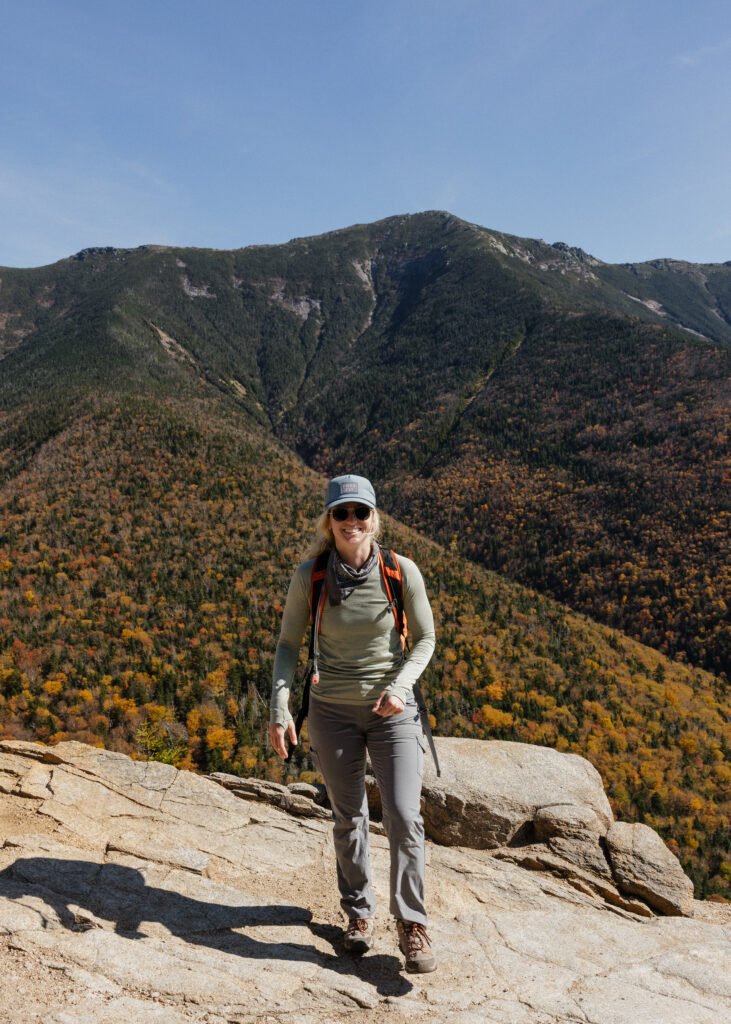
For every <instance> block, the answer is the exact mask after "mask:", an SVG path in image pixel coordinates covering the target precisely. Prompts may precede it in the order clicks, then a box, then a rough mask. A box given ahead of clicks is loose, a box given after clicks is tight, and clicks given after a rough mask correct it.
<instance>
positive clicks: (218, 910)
mask: <svg viewBox="0 0 731 1024" xmlns="http://www.w3.org/2000/svg"><path fill="white" fill-rule="evenodd" d="M198 881H200V882H201V883H203V880H198ZM203 884H205V883H203ZM0 896H4V897H6V898H8V899H14V900H18V899H22V898H23V897H24V896H33V897H36V898H37V899H40V900H42V901H43V902H44V903H45V904H46V905H47V906H48V907H50V908H51V909H52V910H53V911H54V912H55V914H56V916H57V917H58V920H59V921H60V923H61V925H62V926H63V927H64V928H67V929H69V930H72V931H86V930H88V929H90V928H105V927H107V925H108V924H112V925H113V926H114V931H115V932H117V933H118V934H119V935H121V936H123V937H124V938H126V939H130V940H134V939H143V938H146V937H147V935H146V933H145V932H144V931H141V930H140V928H141V926H142V925H143V923H148V924H149V923H152V922H156V923H158V924H160V925H162V926H163V927H164V928H165V929H167V931H168V932H170V933H171V934H172V935H176V936H178V937H179V938H181V939H183V940H184V941H185V942H188V943H191V944H193V945H199V946H206V947H208V948H209V949H215V950H218V951H219V952H222V953H225V954H228V955H230V956H241V957H248V958H251V959H259V960H288V961H311V962H313V963H316V964H317V965H318V966H320V967H323V968H327V969H328V970H331V971H335V972H337V973H338V974H343V975H354V976H355V977H358V978H360V979H361V980H362V981H364V982H366V983H367V984H371V985H373V986H374V987H375V988H376V990H377V991H378V993H379V994H380V995H403V994H405V993H406V992H408V991H410V990H411V988H412V986H411V984H410V983H409V982H408V981H406V979H405V978H403V976H401V974H400V969H401V962H400V960H399V959H398V958H397V957H395V956H387V955H378V954H376V955H373V956H368V957H364V958H362V959H356V958H354V957H348V956H342V955H340V950H342V942H341V939H340V936H341V934H342V933H341V932H340V930H339V929H337V928H334V927H332V926H329V925H323V924H317V923H315V922H313V921H312V913H311V912H310V911H309V910H307V909H306V908H305V907H297V906H290V905H286V904H285V905H281V904H280V905H276V904H271V905H266V904H265V905H261V906H257V905H252V904H250V903H244V902H242V903H241V904H239V905H236V904H233V903H226V904H221V903H212V902H209V901H206V900H200V899H195V898H194V897H191V896H185V895H183V894H181V893H179V892H177V891H176V890H175V889H172V888H171V889H165V888H162V887H156V886H151V885H148V884H147V882H146V880H145V877H144V875H143V874H142V872H141V871H139V870H137V869H136V868H131V867H127V866H125V865H122V864H99V863H98V862H96V861H84V860H63V859H58V858H55V857H25V858H22V857H21V858H19V859H18V860H16V861H15V863H13V864H11V865H10V867H8V868H6V869H5V870H4V871H1V872H0ZM245 898H246V897H245V895H244V894H241V899H242V901H243V900H245ZM272 926H281V927H297V926H300V927H305V928H308V929H309V930H310V932H311V933H312V934H313V935H315V936H317V937H319V938H321V939H324V940H325V941H326V942H328V943H329V944H330V945H331V946H332V947H333V950H334V951H333V952H332V953H328V952H323V951H321V950H319V949H317V948H316V947H315V946H314V945H308V944H304V943H301V942H297V941H294V940H293V939H290V938H289V937H287V938H286V939H284V940H283V941H281V942H276V941H275V942H265V941H262V940H261V939H257V938H255V937H254V936H253V935H251V934H247V931H248V929H253V928H256V927H272ZM241 929H244V930H245V931H244V932H242V931H241Z"/></svg>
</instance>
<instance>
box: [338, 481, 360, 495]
mask: <svg viewBox="0 0 731 1024" xmlns="http://www.w3.org/2000/svg"><path fill="white" fill-rule="evenodd" d="M340 493H341V494H357V493H358V485H357V484H354V483H345V484H341V485H340Z"/></svg>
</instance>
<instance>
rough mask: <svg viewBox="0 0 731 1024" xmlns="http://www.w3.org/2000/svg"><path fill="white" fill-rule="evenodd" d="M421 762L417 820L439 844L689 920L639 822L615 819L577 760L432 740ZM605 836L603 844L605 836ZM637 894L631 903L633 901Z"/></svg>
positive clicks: (617, 902)
mask: <svg viewBox="0 0 731 1024" xmlns="http://www.w3.org/2000/svg"><path fill="white" fill-rule="evenodd" d="M436 745H437V752H438V755H439V760H440V763H441V765H442V776H441V778H437V775H436V772H435V770H434V766H433V764H432V763H431V761H427V762H426V764H425V770H424V786H423V796H424V804H423V814H424V825H425V828H426V832H427V834H428V835H429V837H430V838H431V839H433V840H435V842H438V843H444V844H446V845H460V846H470V847H474V848H476V849H499V853H498V854H497V855H498V856H500V857H501V858H503V859H509V860H512V861H513V862H514V863H517V864H521V865H522V866H523V867H527V868H531V869H532V870H543V871H550V872H552V873H554V874H558V875H560V876H561V877H563V878H566V879H570V880H572V882H573V884H574V885H576V887H577V888H583V889H586V888H588V889H590V890H591V891H593V892H594V893H596V894H597V895H598V896H600V897H601V898H603V899H605V900H607V902H609V903H610V904H611V905H613V906H615V907H619V908H622V909H625V910H628V911H630V912H632V913H635V914H643V915H651V914H652V913H653V912H655V913H660V914H670V915H673V914H689V913H690V912H691V909H692V905H693V886H692V883H691V881H690V879H689V878H688V877H687V876H686V875H685V874H684V872H683V869H682V868H681V866H680V862H679V861H678V859H677V857H675V856H674V855H673V854H672V853H671V852H670V850H669V849H668V848H667V847H666V846H665V844H664V843H663V841H662V839H661V838H660V837H659V836H658V835H657V833H656V832H654V831H653V830H652V829H650V828H648V827H647V826H646V825H626V824H624V823H621V822H615V821H614V817H613V814H612V809H611V807H610V805H609V801H608V800H607V797H606V794H605V793H604V786H603V784H602V780H601V777H600V775H599V773H598V772H597V771H596V769H595V768H594V767H593V766H592V765H591V764H590V763H589V762H588V761H586V760H585V759H584V758H583V757H577V756H576V755H575V754H562V753H559V752H558V751H556V750H552V749H550V748H549V747H539V746H534V745H531V744H525V743H509V742H503V741H499V740H491V741H488V742H484V741H481V740H464V739H442V738H439V739H437V740H436ZM610 836H611V839H610ZM638 898H639V899H638Z"/></svg>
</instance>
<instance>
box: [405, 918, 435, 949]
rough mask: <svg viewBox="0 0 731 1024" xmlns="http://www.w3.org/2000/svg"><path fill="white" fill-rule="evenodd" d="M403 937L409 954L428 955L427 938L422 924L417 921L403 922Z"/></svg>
mask: <svg viewBox="0 0 731 1024" xmlns="http://www.w3.org/2000/svg"><path fill="white" fill-rule="evenodd" d="M403 929H404V935H405V936H406V942H407V943H408V947H409V953H428V952H429V950H430V948H431V942H430V941H429V936H428V935H427V933H426V928H425V927H424V925H423V924H419V923H418V922H417V921H409V922H406V921H404V922H403Z"/></svg>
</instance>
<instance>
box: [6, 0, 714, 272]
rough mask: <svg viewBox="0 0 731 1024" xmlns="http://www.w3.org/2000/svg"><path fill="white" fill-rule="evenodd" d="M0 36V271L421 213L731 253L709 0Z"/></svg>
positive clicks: (448, 7) (632, 250)
mask: <svg viewBox="0 0 731 1024" xmlns="http://www.w3.org/2000/svg"><path fill="white" fill-rule="evenodd" d="M0 24H1V28H0V83H1V84H2V103H0V224H1V225H2V230H1V231H0V265H5V266H37V265H40V264H44V263H50V262H53V261H55V260H57V259H60V258H62V257H64V256H66V255H69V254H70V253H73V252H76V251H78V250H79V249H82V248H85V247H87V246H91V245H116V246H136V245H141V244H144V243H165V244H171V245H196V246H206V247H209V246H210V247H215V248H236V247H239V246H244V245H250V244H258V243H267V242H282V241H287V240H288V239H290V238H293V237H298V236H303V235H311V234H319V233H322V232H325V231H330V230H333V229H335V228H340V227H345V226H347V225H349V224H354V223H359V222H365V221H372V220H377V219H379V218H381V217H387V216H390V215H392V214H397V213H413V212H417V211H419V210H428V209H446V210H450V211H451V212H452V213H454V214H456V215H457V216H459V217H462V218H464V219H465V220H469V221H473V222H476V223H479V224H482V225H484V226H486V227H490V228H495V229H497V230H500V231H506V232H509V233H512V234H517V235H523V236H528V237H540V238H544V239H545V240H546V241H548V242H554V241H565V242H569V243H570V244H572V245H580V246H582V247H583V248H584V249H586V250H588V251H589V252H592V253H593V254H594V255H596V256H598V257H599V258H600V259H603V260H606V261H608V262H622V261H636V260H645V259H653V258H656V257H661V256H670V257H675V258H678V259H688V260H692V261H696V262H721V261H726V260H731V88H730V86H731V5H730V4H729V3H728V0H723V2H721V0H718V2H716V0H695V2H694V3H693V4H681V3H672V2H668V0H540V2H537V0H418V2H416V0H367V2H361V0H208V2H207V3H202V2H200V0H198V2H196V3H193V2H190V0H125V2H124V3H112V2H111V0H93V2H92V0H63V2H58V0H23V3H12V4H11V3H7V4H5V5H4V11H3V16H2V22H1V23H0Z"/></svg>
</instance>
